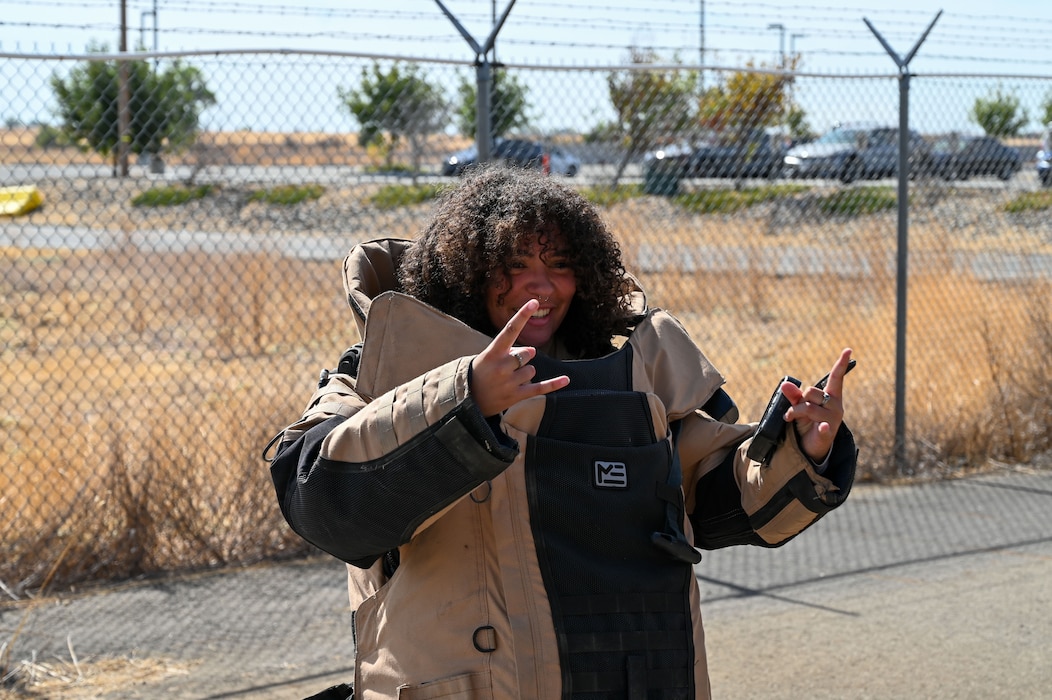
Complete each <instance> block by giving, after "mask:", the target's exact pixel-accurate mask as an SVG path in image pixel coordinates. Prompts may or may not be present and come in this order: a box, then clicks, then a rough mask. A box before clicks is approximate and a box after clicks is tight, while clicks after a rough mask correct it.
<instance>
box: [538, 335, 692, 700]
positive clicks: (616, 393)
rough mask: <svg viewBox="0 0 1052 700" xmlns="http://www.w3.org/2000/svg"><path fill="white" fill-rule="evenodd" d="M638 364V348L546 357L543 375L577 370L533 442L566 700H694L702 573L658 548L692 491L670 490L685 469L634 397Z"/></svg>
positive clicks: (542, 544) (544, 563) (541, 540)
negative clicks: (696, 582) (595, 356)
mask: <svg viewBox="0 0 1052 700" xmlns="http://www.w3.org/2000/svg"><path fill="white" fill-rule="evenodd" d="M631 359H632V352H631V348H630V347H628V346H626V347H625V348H622V349H621V350H619V351H618V352H616V353H613V354H611V355H609V356H607V357H605V358H600V359H599V360H588V361H574V362H566V363H559V362H557V361H555V360H551V359H550V358H544V365H545V366H544V374H545V375H548V376H556V375H558V374H560V373H563V374H569V375H570V378H571V380H570V386H569V387H567V389H564V390H561V391H558V392H554V393H552V394H549V395H548V396H547V398H546V400H547V404H546V407H545V413H544V417H543V419H542V421H541V425H540V427H539V429H538V434H537V436H535V437H533V436H531V437H530V438H528V440H527V447H526V450H527V452H526V480H527V489H528V493H529V499H530V521H531V526H532V528H533V535H534V539H535V541H536V545H537V552H538V558H539V560H540V564H541V571H542V575H543V577H544V581H545V586H546V589H547V592H548V596H549V600H550V603H551V608H552V615H553V618H554V620H553V621H554V625H555V631H556V634H557V637H558V641H559V653H560V661H561V667H562V678H563V697H564V698H568V699H569V698H572V699H575V700H584V699H586V698H587V699H588V700H593V699H594V700H598V699H600V698H604V699H605V698H609V699H611V700H612V699H614V698H617V699H618V700H622V699H625V698H628V699H631V700H636V699H637V698H638V699H643V698H647V699H649V700H671V699H673V698H684V699H689V698H693V697H694V648H693V636H692V629H691V617H690V604H689V583H690V577H691V576H692V575H693V568H692V567H691V565H690V563H689V562H685V561H683V560H682V559H677V558H675V557H673V556H669V554H668V552H667V551H666V549H664V548H662V547H661V546H656V545H655V542H654V539H655V533H665V532H667V530H668V527H667V525H668V520H669V517H668V515H669V506H670V503H669V494H670V493H676V494H678V498H679V503H678V504H674V505H676V506H677V507H676V508H675V510H677V511H678V513H680V514H682V508H683V506H682V492H681V491H680V490H679V489H678V488H675V489H673V488H669V485H670V484H678V464H677V463H676V462H675V459H674V446H673V441H672V439H671V438H670V437H669V436H655V435H654V426H653V424H652V421H651V417H650V410H649V407H648V404H647V401H646V396H645V395H644V394H642V393H639V392H634V391H632V390H631V387H630V380H631ZM557 365H560V366H561V367H559V366H557ZM538 370H539V371H538V374H539V375H540V374H541V371H540V370H541V368H540V367H539V368H538ZM560 370H561V371H560ZM575 379H576V381H575ZM600 387H603V388H600Z"/></svg>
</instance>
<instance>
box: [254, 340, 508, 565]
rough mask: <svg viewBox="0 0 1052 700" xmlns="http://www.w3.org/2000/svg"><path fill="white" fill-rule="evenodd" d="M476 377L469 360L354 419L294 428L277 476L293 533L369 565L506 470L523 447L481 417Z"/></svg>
mask: <svg viewBox="0 0 1052 700" xmlns="http://www.w3.org/2000/svg"><path fill="white" fill-rule="evenodd" d="M469 373H470V358H460V359H458V360H455V361H452V362H449V363H447V364H445V365H442V366H440V367H438V368H436V369H435V370H432V371H430V372H427V373H425V374H424V375H422V376H420V377H418V378H416V379H413V380H412V381H410V382H407V383H406V384H404V385H401V386H398V387H396V388H394V389H392V390H391V391H389V392H387V393H385V394H383V395H381V396H379V397H377V398H376V399H375V400H374V401H372V402H370V403H368V404H365V403H364V402H361V405H359V406H357V407H356V409H355V410H353V411H351V412H350V415H342V414H340V413H333V414H331V415H329V416H328V417H325V418H324V419H323V420H320V421H319V422H316V423H314V424H313V425H311V426H309V427H306V428H305V429H303V428H302V426H298V428H299V429H297V430H293V431H291V432H290V433H289V439H288V440H287V441H283V443H282V446H281V447H280V448H279V452H278V455H277V457H276V458H275V459H274V462H273V464H272V467H271V475H272V478H273V480H274V485H275V490H276V492H277V496H278V501H279V504H280V506H281V512H282V514H283V515H284V516H285V519H286V520H287V521H288V523H289V525H290V526H291V527H292V529H293V530H294V531H296V533H298V534H299V535H300V536H301V537H303V538H304V539H305V540H307V541H308V542H310V543H311V544H313V545H315V546H316V547H318V548H319V549H321V550H323V551H325V552H328V553H329V554H332V555H333V556H335V557H338V558H339V559H342V560H343V561H346V562H348V563H350V564H353V565H355V566H360V567H363V568H364V567H368V566H370V565H371V564H372V563H373V562H374V561H376V559H377V558H378V557H380V556H381V555H382V554H383V553H384V552H387V551H389V550H391V549H394V548H395V547H397V546H399V545H401V544H404V543H406V542H408V541H409V539H410V538H411V537H412V536H413V535H414V533H416V532H417V531H418V530H419V529H420V528H421V527H424V526H425V524H426V522H427V521H428V520H429V519H430V518H432V517H434V516H436V515H437V514H439V513H440V512H441V511H442V510H443V509H444V508H446V507H447V506H449V505H451V504H453V503H454V502H456V501H457V500H458V499H459V498H461V497H463V496H464V495H465V494H467V493H468V492H469V491H471V490H472V489H473V488H475V487H476V486H478V485H479V484H481V483H483V482H484V481H486V480H487V479H491V478H493V477H494V476H496V475H498V474H500V473H501V472H502V471H503V470H504V469H505V468H507V466H508V465H509V464H510V463H511V462H512V461H513V460H514V458H515V455H516V454H518V446H517V444H516V443H515V442H514V441H513V440H511V439H510V438H509V437H507V436H506V435H505V434H504V433H502V432H501V431H500V430H497V429H495V427H494V426H493V425H491V423H490V422H488V421H487V420H486V419H485V418H484V417H483V416H482V414H481V412H480V411H479V410H478V407H477V406H476V405H475V403H474V401H473V400H472V399H471V397H470V396H469V394H468V380H469ZM287 432H288V431H287Z"/></svg>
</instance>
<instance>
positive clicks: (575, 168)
mask: <svg viewBox="0 0 1052 700" xmlns="http://www.w3.org/2000/svg"><path fill="white" fill-rule="evenodd" d="M548 157H549V159H550V160H549V168H550V169H551V172H552V173H553V174H555V175H565V176H566V177H574V176H575V175H577V173H579V172H580V171H581V159H580V158H578V157H577V156H575V155H574V154H573V153H570V152H569V151H567V150H565V149H563V148H560V147H558V146H552V148H551V149H549V151H548Z"/></svg>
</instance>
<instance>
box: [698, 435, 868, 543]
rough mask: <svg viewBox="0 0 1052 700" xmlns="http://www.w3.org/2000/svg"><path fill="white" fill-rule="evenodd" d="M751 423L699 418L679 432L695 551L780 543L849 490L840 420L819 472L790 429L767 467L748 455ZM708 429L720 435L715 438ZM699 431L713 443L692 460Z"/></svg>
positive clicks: (850, 448)
mask: <svg viewBox="0 0 1052 700" xmlns="http://www.w3.org/2000/svg"><path fill="white" fill-rule="evenodd" d="M755 427H756V426H755V425H729V426H713V425H712V421H710V420H708V419H706V418H703V417H698V420H696V421H689V425H688V426H686V427H685V429H684V435H685V437H684V440H685V441H686V443H685V444H684V445H683V446H681V452H682V451H684V450H685V451H686V452H687V454H691V451H692V450H693V451H694V454H695V461H694V463H693V465H692V468H691V469H690V477H689V480H688V482H687V483H686V484H685V486H686V487H687V499H686V501H687V512H688V515H689V518H690V522H691V526H692V527H693V530H694V542H695V545H696V546H698V547H700V548H703V549H718V548H721V547H728V546H731V545H737V544H753V545H758V546H763V547H778V546H781V545H783V544H785V543H786V542H788V541H789V540H791V539H792V538H793V537H795V536H796V535H797V534H799V533H800V532H803V531H804V530H805V529H807V528H808V527H810V526H811V525H813V524H814V523H815V522H817V521H818V519H819V518H821V517H822V516H824V515H825V514H826V513H828V512H830V511H831V510H833V509H835V508H837V507H838V506H839V505H840V504H841V503H843V502H844V500H845V499H846V498H847V496H848V493H849V492H850V490H851V486H852V484H853V482H854V478H855V467H856V462H857V449H856V447H855V440H854V437H853V435H852V434H851V431H850V430H849V429H848V427H847V426H846V425H845V424H841V426H840V430H839V431H838V433H837V435H836V438H835V439H834V441H833V449H832V452H831V454H830V456H829V461H828V466H827V467H826V468H825V470H824V471H823V472H822V474H818V473H817V472H816V471H815V469H814V466H813V465H812V464H811V461H810V460H809V459H807V457H806V456H805V455H804V453H803V451H802V450H801V449H800V447H799V445H798V443H797V440H796V435H795V432H794V431H792V430H789V431H787V435H786V439H785V441H784V442H783V444H782V445H781V446H780V447H779V448H778V449H777V450H776V451H775V453H774V456H773V457H772V459H771V461H770V463H769V464H766V465H761V464H760V463H759V462H755V461H753V460H751V459H749V458H748V456H747V455H746V452H747V450H748V447H749V442H750V440H751V439H752V438H751V436H752V432H753V431H754V430H755ZM714 431H715V432H714ZM713 433H714V434H715V435H718V436H720V437H719V438H718V439H715V440H714V439H713ZM705 436H707V439H708V440H709V442H710V443H714V444H715V445H716V446H717V448H716V449H713V450H711V451H708V452H706V453H704V454H703V455H702V456H700V458H699V457H698V456H697V450H698V449H699V448H698V446H697V445H698V443H699V441H702V440H704V439H705ZM692 441H693V443H694V444H691V442H692Z"/></svg>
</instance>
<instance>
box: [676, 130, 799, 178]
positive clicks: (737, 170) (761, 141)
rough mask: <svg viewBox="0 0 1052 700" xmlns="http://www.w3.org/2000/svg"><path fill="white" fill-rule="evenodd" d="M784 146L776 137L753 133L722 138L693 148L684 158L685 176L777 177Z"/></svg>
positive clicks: (780, 169) (779, 171) (779, 172)
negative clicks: (740, 136) (732, 137)
mask: <svg viewBox="0 0 1052 700" xmlns="http://www.w3.org/2000/svg"><path fill="white" fill-rule="evenodd" d="M784 157H785V149H784V148H782V142H781V140H780V139H778V138H776V137H774V136H772V135H771V134H768V133H763V132H760V133H757V134H755V135H754V136H753V137H752V138H749V139H747V140H737V141H735V140H730V139H723V140H718V141H714V142H710V143H705V144H702V145H701V146H699V147H698V148H695V149H694V150H693V152H692V153H691V154H690V157H689V159H688V160H687V168H686V175H687V177H723V178H738V177H766V178H770V177H778V176H779V175H780V174H781V171H782V159H783V158H784Z"/></svg>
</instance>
